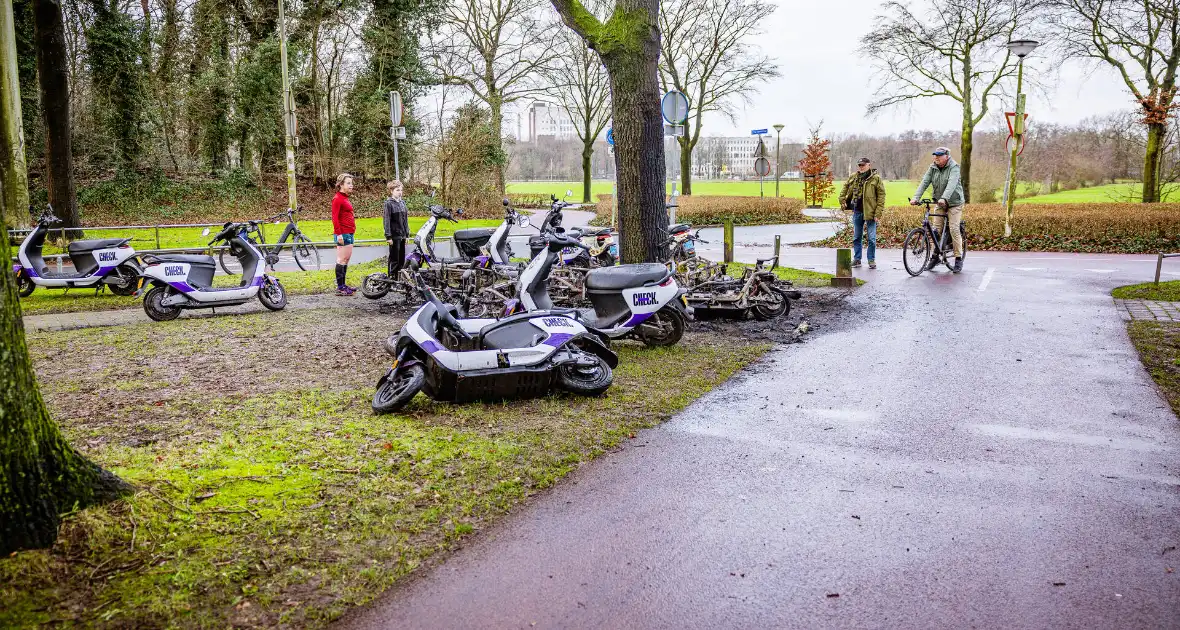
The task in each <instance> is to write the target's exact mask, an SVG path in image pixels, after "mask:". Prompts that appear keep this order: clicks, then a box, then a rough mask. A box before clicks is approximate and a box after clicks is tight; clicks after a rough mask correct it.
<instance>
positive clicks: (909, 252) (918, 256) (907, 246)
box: [901, 228, 934, 277]
mask: <svg viewBox="0 0 1180 630" xmlns="http://www.w3.org/2000/svg"><path fill="white" fill-rule="evenodd" d="M933 249H934V246H933V244H932V243H931V242H930V237H929V236H928V235H927V234H926V230H924V229H922V228H914V229H912V230H910V232H909V234H906V235H905V240H904V241H902V250H901V259H902V262H903V263H905V270H906V272H907V273H909V274H910V275H911V276H914V277H917V276H920V275H922V272H923V271H925V270H926V264H927V263H928V262H929V261H930V255H931V253H932V250H933Z"/></svg>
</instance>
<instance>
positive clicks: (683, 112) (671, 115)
mask: <svg viewBox="0 0 1180 630" xmlns="http://www.w3.org/2000/svg"><path fill="white" fill-rule="evenodd" d="M660 113H662V114H663V115H664V120H666V121H668V124H669V125H683V124H684V121H686V120H688V97H687V96H685V95H684V93H683V92H677V91H676V90H672V91H671V92H668V93H667V94H665V95H664V98H662V99H660Z"/></svg>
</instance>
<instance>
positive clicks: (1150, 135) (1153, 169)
mask: <svg viewBox="0 0 1180 630" xmlns="http://www.w3.org/2000/svg"><path fill="white" fill-rule="evenodd" d="M1167 129H1168V127H1167V125H1163V124H1159V123H1152V124H1149V125H1147V152H1146V153H1145V154H1144V156H1143V203H1159V200H1160V182H1159V167H1160V159H1161V158H1162V157H1163V152H1164V151H1163V149H1164V135H1165V134H1166V133H1167Z"/></svg>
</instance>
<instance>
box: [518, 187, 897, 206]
mask: <svg viewBox="0 0 1180 630" xmlns="http://www.w3.org/2000/svg"><path fill="white" fill-rule="evenodd" d="M834 183H835V185H836V193H835V194H833V195H832V196H831V197H829V198H828V199H826V200H824V206H825V207H830V208H835V207H837V206H838V205H839V202H838V201H837V198H836V195H837V194H839V192H840V186H841V185H842V184H843V182H842V181H841V182H834ZM613 186H614V183H613V182H611V181H607V180H598V181H594V182H591V184H590V190H591V193H592V194H594V195H600V194H602V195H609V194H610V193H611V190H612V187H613ZM916 187H917V182H910V181H892V182H885V196H886V198H887V199H890V200H892V199H907V198H908V196H909V195H912V194H914V188H916ZM566 190H572V191H574V195H573V197H572V198H573V199H575V200H577V201H581V196H582V183H581V182H512V183H510V184H508V192H510V193H541V194H553V195H557V196H558V197H563V196H564V195H565V191H566ZM692 190H693V194H694V195H701V196H705V197H757V196H759V190H758V182H756V181H753V182H750V181H699V182H697V181H694V182H693V183H692ZM763 190H764V192H765V195H766V196H767V197H773V196H774V180H770V181H767V182H766V183H765V184H764V189H763ZM671 191H672V184H671V183H669V184H668V192H669V193H670V192H671ZM779 193H780V196H782V197H789V198H794V199H802V198H803V182H797V181H792V182H787V181H784V182H779Z"/></svg>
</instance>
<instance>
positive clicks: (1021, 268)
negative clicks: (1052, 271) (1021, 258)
mask: <svg viewBox="0 0 1180 630" xmlns="http://www.w3.org/2000/svg"><path fill="white" fill-rule="evenodd" d="M1013 269H1016V270H1019V271H1044V270H1045V267H1013Z"/></svg>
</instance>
